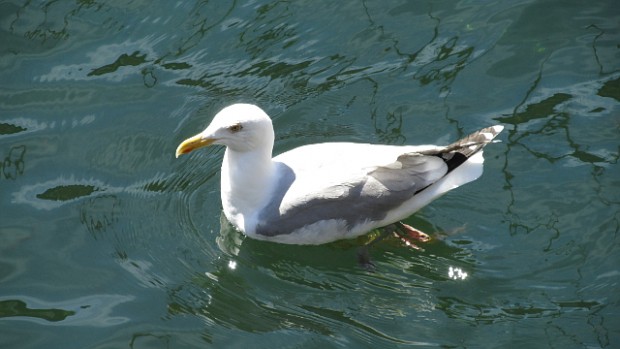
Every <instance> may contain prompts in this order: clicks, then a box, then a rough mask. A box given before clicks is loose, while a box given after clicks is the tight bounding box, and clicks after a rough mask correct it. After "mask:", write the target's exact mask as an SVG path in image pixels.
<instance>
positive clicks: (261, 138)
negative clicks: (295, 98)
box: [176, 104, 274, 158]
mask: <svg viewBox="0 0 620 349" xmlns="http://www.w3.org/2000/svg"><path fill="white" fill-rule="evenodd" d="M273 141H274V133H273V125H272V123H271V119H270V118H269V116H268V115H267V113H265V112H264V111H263V110H262V109H261V108H259V107H257V106H255V105H253V104H233V105H231V106H228V107H226V108H224V109H222V110H221V111H220V112H219V113H217V114H216V115H215V117H214V118H213V120H212V121H211V124H209V126H208V127H207V128H206V129H205V130H204V131H202V132H200V133H199V134H197V135H195V136H193V137H190V138H188V139H186V140H184V141H183V142H181V144H179V146H178V147H177V150H176V157H177V158H178V157H179V156H180V155H183V154H187V153H190V152H192V151H194V150H196V149H198V148H202V147H205V146H208V145H211V144H219V145H224V146H226V147H228V149H230V150H231V151H236V152H250V151H254V150H259V149H260V150H268V151H269V152H271V150H272V148H273Z"/></svg>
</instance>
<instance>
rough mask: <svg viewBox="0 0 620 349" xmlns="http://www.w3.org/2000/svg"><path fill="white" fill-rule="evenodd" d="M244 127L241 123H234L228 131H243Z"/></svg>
mask: <svg viewBox="0 0 620 349" xmlns="http://www.w3.org/2000/svg"><path fill="white" fill-rule="evenodd" d="M242 128H243V126H241V124H234V125H232V126H229V127H228V131H230V132H233V133H235V132H239V131H241V129H242Z"/></svg>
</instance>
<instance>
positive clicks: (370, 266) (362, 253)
mask: <svg viewBox="0 0 620 349" xmlns="http://www.w3.org/2000/svg"><path fill="white" fill-rule="evenodd" d="M392 226H393V224H390V225H389V226H388V227H392ZM388 227H386V228H384V229H380V230H379V232H380V234H379V236H377V237H375V238H374V239H372V240H371V241H370V242H368V243H366V244H365V245H364V246H362V247H360V248H359V249H358V250H357V262H358V263H359V265H360V266H362V267H363V268H364V269H366V270H368V271H374V270H375V263H373V261H372V259H371V258H370V248H371V247H372V246H373V245H374V244H376V243H377V242H379V241H381V240H383V239H385V238H386V237H387V236H389V235H391V234H392V233H393V231H394V229H396V228H395V227H392V229H391V230H390V229H388Z"/></svg>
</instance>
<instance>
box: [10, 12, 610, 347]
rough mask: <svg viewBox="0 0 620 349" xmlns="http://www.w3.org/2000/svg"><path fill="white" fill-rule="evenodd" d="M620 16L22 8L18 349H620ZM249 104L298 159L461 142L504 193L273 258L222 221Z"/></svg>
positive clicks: (473, 190)
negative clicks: (208, 136) (229, 146)
mask: <svg viewBox="0 0 620 349" xmlns="http://www.w3.org/2000/svg"><path fill="white" fill-rule="evenodd" d="M618 23H620V13H619V12H618V9H617V5H616V4H615V3H614V1H612V0H605V1H598V2H589V3H585V2H583V1H555V0H552V1H540V0H539V1H536V0H531V1H497V2H484V1H483V2H480V1H458V2H455V1H427V2H424V1H381V2H378V1H375V2H372V1H367V2H360V1H338V2H330V1H293V2H286V1H279V2H270V1H249V2H228V3H221V2H218V3H216V2H209V1H182V2H170V1H131V2H122V1H121V2H118V1H117V2H112V1H102V2H97V1H77V2H68V1H4V2H2V3H0V42H2V44H1V45H0V324H1V326H0V328H1V330H0V331H1V335H0V347H3V348H35V347H54V348H55V347H58V348H60V347H62V348H66V347H79V348H108V347H114V348H126V347H129V348H169V347H172V348H178V347H216V348H223V347H231V348H232V347H252V348H274V347H290V348H300V347H301V348H315V347H326V348H344V347H347V348H349V347H350V348H359V347H368V348H381V347H385V348H392V347H410V346H420V347H467V348H469V347H472V348H473V347H475V348H478V347H558V348H582V347H603V348H612V347H617V346H619V345H620V333H619V332H620V331H619V329H620V315H618V314H620V307H619V304H620V297H619V296H618V292H617V290H618V284H619V282H620V269H619V265H620V247H619V243H618V239H619V236H618V235H619V231H620V213H619V212H620V193H619V189H618V188H620V170H619V168H618V158H619V157H620V155H619V154H620V146H619V144H620V117H619V115H620V51H619V50H618V45H619V44H620V27H619V26H618ZM234 102H252V103H255V104H258V105H260V106H261V107H262V108H264V109H265V110H266V111H267V112H268V113H269V114H270V115H271V116H272V118H273V120H274V125H275V128H276V138H277V139H276V145H275V150H274V151H275V153H280V152H283V151H286V150H288V149H291V148H294V147H296V146H299V145H302V144H307V143H313V142H325V141H359V142H373V143H384V144H409V143H411V144H418V143H447V142H450V141H452V140H454V139H456V138H458V137H459V136H462V135H464V134H466V133H468V132H471V131H474V130H476V129H479V128H481V127H484V126H488V125H492V124H502V125H504V126H505V127H506V129H505V131H504V133H503V134H502V135H501V136H500V138H501V140H502V142H501V143H497V144H493V145H491V146H489V147H488V149H487V150H486V151H485V157H486V163H485V173H484V175H483V176H482V177H481V178H480V179H478V180H477V181H476V182H473V183H471V184H468V185H467V186H464V187H462V188H459V189H458V190H455V191H453V192H450V193H449V194H448V195H446V196H444V197H443V198H441V199H439V200H437V201H435V202H434V203H433V204H431V205H430V206H428V207H426V208H424V209H423V210H422V211H420V212H419V213H418V214H416V215H415V216H412V217H410V218H409V219H407V220H406V222H407V223H409V224H412V225H414V226H416V227H418V228H420V229H422V230H424V231H426V232H427V233H429V234H431V235H432V236H433V237H434V238H435V239H434V242H432V243H430V244H427V245H425V246H423V247H424V250H423V251H419V250H415V249H411V248H407V247H405V246H403V245H402V244H401V243H400V242H399V241H398V240H396V239H393V240H389V239H388V240H386V241H383V242H381V243H379V244H377V245H376V246H375V247H374V248H373V250H372V251H371V255H372V258H373V260H374V262H375V264H376V266H377V268H376V270H375V272H369V271H368V270H365V269H364V268H361V267H360V266H358V265H357V262H356V253H357V246H356V243H355V242H347V243H340V244H332V245H327V246H313V247H307V246H306V247H304V246H286V245H278V244H270V243H265V242H260V241H253V240H249V239H246V238H244V237H243V236H242V235H241V234H239V233H238V232H236V231H234V230H233V229H231V227H230V226H229V225H228V223H227V222H226V221H225V220H224V219H223V218H222V216H221V204H220V201H219V166H220V161H221V155H222V153H223V150H222V149H220V148H210V149H206V150H205V151H200V152H196V153H192V154H191V155H189V156H188V157H184V158H182V159H175V158H174V150H175V148H176V146H177V145H178V143H179V142H180V141H182V140H183V139H185V138H186V137H188V136H189V135H192V134H195V133H196V132H198V131H199V130H201V129H202V128H204V127H205V126H206V125H207V124H208V123H209V121H210V120H211V118H212V117H213V115H214V114H215V113H216V112H217V111H219V110H220V109H221V108H222V107H223V106H225V105H228V104H231V103H234Z"/></svg>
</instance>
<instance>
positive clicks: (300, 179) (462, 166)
mask: <svg viewBox="0 0 620 349" xmlns="http://www.w3.org/2000/svg"><path fill="white" fill-rule="evenodd" d="M502 129H503V126H499V125H496V126H491V127H487V128H484V129H482V130H480V131H477V132H475V133H473V134H471V135H469V136H467V137H465V138H463V139H461V140H459V141H456V142H454V143H452V144H450V145H447V146H437V145H417V146H414V145H405V146H396V145H378V144H363V143H344V142H343V143H341V142H337V143H336V142H332V143H317V144H310V145H305V146H301V147H298V148H295V149H292V150H289V151H287V152H285V153H282V154H280V155H278V156H276V157H274V158H272V151H273V144H274V131H273V125H272V123H271V119H270V118H269V116H268V115H267V114H266V113H265V112H264V111H263V110H262V109H260V108H259V107H257V106H255V105H252V104H233V105H231V106H228V107H226V108H224V109H223V110H222V111H220V112H219V113H218V114H217V115H216V116H215V117H214V118H213V121H212V122H211V124H210V125H209V126H208V127H207V128H206V129H205V130H204V131H202V132H201V133H199V134H197V135H195V136H193V137H191V138H188V139H186V140H185V141H183V142H182V143H181V144H180V145H179V147H178V148H177V150H176V157H179V156H180V155H182V154H187V153H189V152H191V151H193V150H196V149H198V148H201V147H204V146H208V145H211V144H219V145H223V146H226V151H225V153H224V158H223V162H222V172H221V178H222V179H221V196H222V206H223V210H224V214H225V215H226V218H227V219H228V220H229V221H230V222H231V223H232V224H233V225H234V226H235V227H236V229H238V230H240V231H241V232H243V233H244V234H246V235H247V236H249V237H251V238H255V239H261V240H268V241H273V242H279V243H286V244H311V245H318V244H324V243H328V242H332V241H336V240H341V239H350V238H354V237H357V236H360V235H363V234H366V233H368V232H369V231H371V230H373V229H375V228H381V227H386V226H391V225H392V224H399V223H398V222H399V221H400V220H402V219H405V218H407V217H409V216H410V215H412V214H413V213H414V212H416V211H418V210H419V209H421V208H422V207H424V206H425V205H427V204H429V203H430V202H431V201H433V200H434V199H436V198H437V197H439V196H441V195H442V194H444V193H446V192H447V191H449V190H451V189H454V188H456V187H458V186H460V185H463V184H465V183H468V182H471V181H473V180H475V179H476V178H478V177H479V176H480V175H481V174H482V167H483V166H482V164H483V161H484V159H483V157H482V148H483V147H484V146H485V145H487V144H488V143H490V142H491V141H492V140H493V138H495V136H497V134H499V133H500V132H501V131H502ZM400 227H401V228H404V229H405V230H407V231H408V233H409V234H408V236H409V237H410V238H413V239H416V240H422V241H425V240H428V236H427V235H426V234H424V233H422V232H420V231H417V230H415V229H413V228H412V227H410V226H408V225H404V224H402V223H400Z"/></svg>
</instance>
